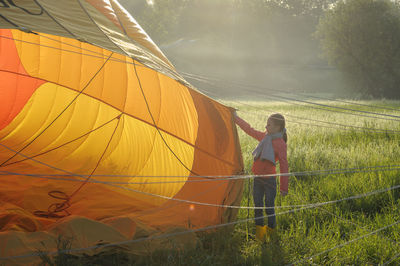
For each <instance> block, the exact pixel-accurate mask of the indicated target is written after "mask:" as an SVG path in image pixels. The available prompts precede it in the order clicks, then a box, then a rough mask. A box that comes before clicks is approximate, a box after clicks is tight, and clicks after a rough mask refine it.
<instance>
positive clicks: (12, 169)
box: [0, 0, 243, 261]
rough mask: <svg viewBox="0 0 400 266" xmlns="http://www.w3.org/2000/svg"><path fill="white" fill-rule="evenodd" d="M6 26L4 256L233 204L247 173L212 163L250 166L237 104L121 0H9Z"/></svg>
mask: <svg viewBox="0 0 400 266" xmlns="http://www.w3.org/2000/svg"><path fill="white" fill-rule="evenodd" d="M0 28H1V29H0V175H1V186H0V231H1V232H0V243H1V244H0V255H1V257H3V258H4V257H8V258H9V257H12V256H19V255H21V254H25V253H27V252H28V253H29V251H36V250H37V249H38V248H40V247H43V245H44V246H46V247H47V248H49V249H51V248H53V247H54V239H56V238H57V235H69V236H72V237H73V238H74V239H75V240H74V241H73V247H76V248H84V247H87V246H91V245H95V244H96V243H98V242H99V241H106V242H113V241H123V240H127V239H135V238H138V237H143V236H151V235H152V234H160V233H163V232H170V231H171V230H174V229H176V228H181V229H182V228H183V229H187V228H202V227H205V226H209V225H216V224H220V223H223V222H229V221H231V220H233V219H234V218H235V216H236V212H235V211H234V210H232V209H229V208H220V207H217V206H214V205H238V204H239V203H240V199H241V193H242V182H241V181H238V180H228V181H227V180H221V181H213V180H212V179H213V177H203V176H218V175H223V176H229V175H234V174H238V173H240V172H241V171H242V169H243V163H242V158H241V152H240V146H239V142H238V137H237V133H236V127H235V124H234V122H233V119H232V113H231V110H230V109H229V108H228V107H226V106H223V105H221V104H220V103H218V102H216V101H214V100H212V99H210V98H208V97H207V96H205V95H203V94H201V93H199V92H198V91H196V90H195V89H194V88H193V87H192V86H191V85H190V84H188V83H187V82H186V81H185V80H184V79H183V78H182V77H181V76H180V75H179V74H178V73H177V72H176V70H175V69H174V67H173V66H172V65H171V63H170V62H169V61H168V60H167V59H166V57H165V56H164V55H163V53H162V52H161V51H160V50H159V49H158V47H157V46H156V45H155V44H154V43H153V42H152V41H151V39H150V38H149V37H148V35H147V34H146V33H145V32H144V31H143V30H142V29H141V27H140V26H139V25H138V24H137V22H136V21H135V20H134V19H133V18H132V17H131V16H130V15H129V14H128V13H127V12H126V11H125V10H124V9H123V8H122V7H121V6H120V5H119V4H118V2H117V1H114V0H101V1H100V0H97V1H95V0H78V1H71V0H70V1H68V0H59V1H50V0H35V1H11V0H8V1H7V0H4V1H0ZM192 181H199V182H192ZM200 181H201V182H200ZM198 203H203V204H198ZM14 260H15V261H18V259H16V258H15V259H14Z"/></svg>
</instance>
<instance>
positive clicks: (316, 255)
mask: <svg viewBox="0 0 400 266" xmlns="http://www.w3.org/2000/svg"><path fill="white" fill-rule="evenodd" d="M225 103H226V104H227V105H229V106H233V107H235V108H237V109H238V115H239V116H241V117H242V118H243V119H245V120H246V121H248V122H249V123H250V124H251V125H252V126H253V127H254V128H257V129H259V130H263V129H264V126H265V123H266V119H267V117H268V115H269V114H272V113H274V112H280V113H282V114H283V115H284V116H285V117H286V119H287V130H288V138H289V141H288V161H289V168H290V171H291V172H301V171H311V170H324V169H344V168H356V167H368V166H377V165H400V119H399V118H397V121H395V120H383V119H377V118H370V117H362V116H360V115H370V116H376V115H373V114H368V113H355V112H351V113H353V114H356V115H350V114H343V113H337V112H331V111H324V110H321V109H314V108H310V105H305V104H301V105H293V104H290V103H282V102H267V101H241V102H237V101H235V102H233V101H229V102H225ZM318 103H321V104H329V105H334V106H336V107H344V108H351V109H358V110H366V111H369V112H376V113H384V114H392V115H397V116H400V102H399V101H367V102H365V101H364V102H360V101H358V102H357V103H358V104H360V103H361V104H368V105H378V106H384V107H391V108H397V109H398V111H395V110H385V109H380V108H378V107H366V106H360V105H356V104H348V103H338V102H323V101H319V102H318ZM331 110H333V109H331ZM336 110H339V111H340V109H336ZM341 111H343V112H347V111H344V110H341ZM380 117H381V118H388V119H396V118H393V117H389V116H386V117H384V116H380ZM302 118H307V119H317V120H322V121H325V123H320V122H315V121H310V120H306V119H302ZM332 123H339V124H346V125H352V126H355V127H368V128H375V129H382V130H395V131H399V132H397V133H382V132H381V133H375V132H371V131H368V130H364V129H361V128H347V130H345V129H344V128H343V127H338V126H336V125H334V124H332ZM238 130H239V131H238V132H239V137H240V142H241V147H242V152H243V159H244V164H245V170H246V173H250V168H251V164H252V158H251V152H252V150H253V149H254V147H255V146H256V144H257V141H256V140H253V139H251V138H250V137H248V136H247V135H245V134H244V133H243V132H242V131H241V130H240V129H238ZM246 182H252V180H247V181H246ZM395 185H400V170H395V171H375V172H361V173H346V174H327V175H318V174H312V175H306V176H300V175H299V176H293V177H291V178H290V185H289V194H288V196H286V197H281V196H280V195H278V196H277V199H276V206H290V205H301V204H310V203H319V202H327V201H331V200H332V201H333V200H339V199H344V198H347V197H350V196H354V195H360V194H363V193H368V192H371V191H376V190H379V189H384V188H389V187H393V186H395ZM249 187H251V184H248V183H246V184H245V191H244V195H243V199H242V205H243V206H247V204H248V202H249V203H250V206H252V204H253V202H252V196H251V191H249V189H248V188H249ZM399 199H400V189H393V190H391V191H389V192H382V193H376V194H373V195H366V196H364V197H360V198H358V199H351V200H346V201H342V202H339V203H331V204H326V205H322V206H318V207H315V208H310V209H305V210H298V211H293V212H291V213H287V214H279V213H281V212H286V211H288V210H292V209H291V208H280V209H277V210H276V211H277V213H278V216H277V223H278V228H277V231H276V234H275V235H274V237H273V239H272V240H271V241H270V242H267V243H266V244H260V243H258V242H257V241H255V240H254V227H255V226H254V222H253V221H251V222H248V223H240V224H237V225H236V226H235V228H234V230H233V231H229V230H220V231H218V232H216V233H212V234H202V235H200V239H201V241H200V244H199V245H198V247H197V248H196V249H194V250H185V251H178V250H176V251H167V250H165V251H163V250H160V251H157V252H156V253H155V254H152V255H150V256H148V257H135V258H134V257H129V256H128V255H126V254H125V253H119V252H114V253H108V254H101V255H99V256H97V257H95V258H93V257H91V258H80V259H78V258H75V257H61V256H59V257H58V258H56V259H57V262H56V261H54V262H56V264H59V265H65V264H64V263H68V261H69V260H73V261H74V264H85V265H87V264H92V263H93V264H96V265H113V264H114V265H123V264H129V265H130V264H132V265H142V264H146V265H285V264H291V263H295V262H299V264H300V265H302V264H304V265H309V264H311V265H313V264H316V265H321V264H323V265H325V264H335V265H336V264H338V265H342V264H351V265H354V264H356V265H365V264H381V263H382V264H383V263H386V262H388V263H389V265H397V264H399V263H400V242H399V240H400V224H395V225H393V226H390V227H388V228H386V229H383V230H381V231H378V232H375V231H376V230H378V229H381V228H384V227H385V226H388V225H391V224H393V223H396V222H398V221H400V209H399V206H400V205H399V204H400V201H399ZM248 217H253V211H250V212H248V211H247V210H241V211H240V212H239V215H238V219H246V218H248ZM398 254H399V255H398ZM398 256H399V257H398ZM71 262H72V261H71Z"/></svg>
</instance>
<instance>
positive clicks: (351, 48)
mask: <svg viewBox="0 0 400 266" xmlns="http://www.w3.org/2000/svg"><path fill="white" fill-rule="evenodd" d="M398 2H399V1H391V0H339V1H338V0H152V1H146V0H142V1H139V0H138V1H128V0H121V3H122V4H123V6H124V7H125V8H126V9H127V10H128V11H129V12H131V13H132V15H133V16H134V17H135V19H137V20H138V22H139V23H140V24H141V26H142V27H143V28H144V29H145V30H146V31H147V32H148V33H149V35H150V36H151V38H152V39H153V40H154V41H155V42H156V43H157V44H159V45H160V44H161V45H163V44H164V45H168V44H169V43H173V42H175V41H176V40H179V39H182V38H184V39H186V40H190V39H195V40H196V39H201V40H207V42H209V43H211V42H212V43H213V44H214V45H215V47H218V48H219V49H221V51H223V53H226V52H227V51H231V52H232V53H231V54H230V55H231V56H234V57H237V58H235V59H237V60H239V59H240V58H246V60H247V61H246V62H254V65H255V67H254V68H251V70H249V71H248V72H249V73H248V76H249V78H251V79H254V77H253V76H252V75H256V74H254V73H257V71H255V70H254V69H255V68H256V66H257V65H261V64H264V65H267V66H268V67H270V68H269V69H273V70H274V71H275V72H273V73H278V72H276V69H277V68H285V67H286V68H289V67H290V68H291V71H292V72H291V73H293V75H294V76H293V80H297V81H299V80H300V82H299V84H300V83H301V79H302V78H304V77H305V76H306V77H307V78H308V79H313V78H314V79H315V80H316V79H317V77H315V76H323V75H326V74H324V73H325V72H323V70H324V69H325V68H329V67H334V68H335V69H337V70H339V72H340V73H341V77H343V79H344V81H345V83H346V86H347V87H348V88H351V89H353V90H354V91H357V92H359V93H360V94H362V95H364V96H373V97H395V98H399V97H400V92H399V89H398V84H399V82H400V51H399V50H400V7H399V3H398ZM149 3H150V4H149ZM202 44H203V43H202ZM179 51H180V52H183V51H182V50H179ZM199 53H200V50H199ZM221 54H222V53H221ZM228 54H229V53H228ZM172 55H173V56H174V54H173V53H172ZM293 69H297V70H298V71H297V72H296V71H294V70H293ZM263 71H264V70H263ZM271 71H272V70H271ZM305 71H308V72H307V74H304V73H305ZM296 73H297V74H296ZM257 75H259V74H257ZM278 75H279V73H278V74H275V76H278ZM296 75H297V76H296ZM271 82H273V79H272V78H271ZM328 83H329V82H328ZM287 84H290V85H292V86H296V82H295V81H293V83H287V82H286V83H283V85H282V86H287ZM275 85H276V86H278V84H275ZM304 86H308V84H307V83H306V84H305V85H304ZM316 86H326V83H325V84H324V82H320V83H318V84H317V85H316Z"/></svg>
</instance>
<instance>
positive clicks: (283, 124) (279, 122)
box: [269, 113, 288, 143]
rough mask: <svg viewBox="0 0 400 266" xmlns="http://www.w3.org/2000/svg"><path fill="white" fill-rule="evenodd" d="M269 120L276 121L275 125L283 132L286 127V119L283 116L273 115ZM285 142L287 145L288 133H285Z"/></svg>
mask: <svg viewBox="0 0 400 266" xmlns="http://www.w3.org/2000/svg"><path fill="white" fill-rule="evenodd" d="M269 118H270V119H272V120H273V121H274V122H273V123H274V124H275V125H278V126H279V128H280V131H283V129H284V128H285V127H286V122H285V117H284V116H283V115H281V114H279V113H276V114H272V115H271V116H270V117H269ZM283 140H284V141H285V143H286V142H287V140H288V137H287V134H286V132H284V133H283Z"/></svg>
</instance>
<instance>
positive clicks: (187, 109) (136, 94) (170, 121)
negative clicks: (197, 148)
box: [12, 30, 198, 144]
mask: <svg viewBox="0 0 400 266" xmlns="http://www.w3.org/2000/svg"><path fill="white" fill-rule="evenodd" d="M12 33H13V36H14V38H16V39H18V40H22V41H23V42H18V41H16V45H17V50H18V53H19V55H20V59H21V62H22V65H23V66H24V68H25V69H26V71H27V72H28V73H29V75H30V76H32V77H37V78H40V79H43V80H45V81H49V82H52V83H55V84H59V85H62V86H64V87H67V88H69V89H71V90H75V91H82V93H83V94H85V95H88V96H91V97H93V98H95V99H97V100H98V101H101V102H104V103H106V104H108V105H110V106H112V107H115V108H116V109H118V110H120V111H121V112H124V113H126V114H128V115H131V116H133V117H135V118H136V119H139V120H142V121H144V122H147V123H149V124H154V122H156V124H160V125H159V126H160V127H162V128H163V129H164V130H165V131H166V132H169V133H170V134H172V135H174V136H177V137H179V138H181V139H183V140H184V141H186V142H188V143H191V144H195V142H196V137H197V127H198V121H197V119H198V117H197V112H196V108H195V106H194V103H193V99H192V97H191V95H190V93H189V91H188V89H187V87H185V86H183V85H182V84H181V83H179V82H178V81H176V80H174V79H172V78H170V77H167V76H165V75H162V74H159V73H157V72H156V71H154V70H153V69H150V68H148V67H145V66H143V65H142V64H140V63H139V62H138V61H133V60H132V59H130V58H128V57H126V56H123V55H120V54H117V53H111V52H110V51H107V50H104V49H101V48H98V47H95V46H92V45H89V44H85V43H81V42H78V41H76V40H72V39H69V38H65V37H58V36H52V35H45V34H41V35H40V36H39V35H34V34H27V33H23V32H21V31H15V30H13V31H12ZM108 57H110V58H109V59H108ZM107 59H108V60H107ZM161 86H162V88H161ZM161 115H163V118H160V116H161Z"/></svg>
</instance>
